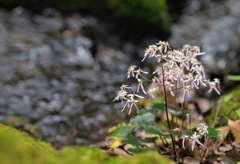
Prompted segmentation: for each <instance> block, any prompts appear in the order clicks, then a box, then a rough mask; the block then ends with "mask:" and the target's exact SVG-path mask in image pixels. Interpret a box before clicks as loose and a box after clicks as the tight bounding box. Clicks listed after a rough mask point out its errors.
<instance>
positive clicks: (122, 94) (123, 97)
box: [113, 90, 127, 102]
mask: <svg viewBox="0 0 240 164" xmlns="http://www.w3.org/2000/svg"><path fill="white" fill-rule="evenodd" d="M126 96H127V91H125V90H120V91H118V94H117V96H116V97H115V98H114V100H113V101H116V100H119V99H120V100H121V101H122V102H123V100H126Z"/></svg>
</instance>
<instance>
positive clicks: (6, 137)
mask: <svg viewBox="0 0 240 164" xmlns="http://www.w3.org/2000/svg"><path fill="white" fill-rule="evenodd" d="M0 154H1V158H0V163H4V164H8V163H17V164H78V163H79V164H88V163H91V164H98V163H99V164H102V163H106V164H116V163H117V164H125V163H132V164H147V163H161V164H173V163H174V162H172V161H170V160H167V159H165V158H163V157H161V156H160V155H159V154H158V153H155V152H148V153H143V154H139V155H136V156H133V157H130V158H124V157H112V156H109V155H107V154H106V153H104V152H102V151H101V150H100V149H98V148H89V147H66V148H63V149H62V150H60V151H57V150H55V149H54V148H53V147H52V146H51V145H50V144H48V143H46V142H43V141H38V140H35V139H33V138H32V137H30V136H29V135H28V134H26V133H24V132H20V131H18V130H16V129H13V128H11V127H7V126H5V125H1V124H0Z"/></svg>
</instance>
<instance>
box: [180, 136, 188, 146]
mask: <svg viewBox="0 0 240 164" xmlns="http://www.w3.org/2000/svg"><path fill="white" fill-rule="evenodd" d="M181 138H182V147H183V149H185V140H186V138H189V136H188V135H185V134H184V135H183V136H182V137H181Z"/></svg>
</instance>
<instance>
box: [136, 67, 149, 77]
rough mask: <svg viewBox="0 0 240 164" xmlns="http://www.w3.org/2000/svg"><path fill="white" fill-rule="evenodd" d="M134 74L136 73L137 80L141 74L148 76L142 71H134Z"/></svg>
mask: <svg viewBox="0 0 240 164" xmlns="http://www.w3.org/2000/svg"><path fill="white" fill-rule="evenodd" d="M135 73H136V76H135V77H136V78H137V79H138V76H141V74H142V73H143V74H148V72H146V71H143V70H142V69H140V68H139V69H138V70H136V71H135Z"/></svg>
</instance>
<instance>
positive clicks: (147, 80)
mask: <svg viewBox="0 0 240 164" xmlns="http://www.w3.org/2000/svg"><path fill="white" fill-rule="evenodd" d="M140 76H141V77H142V78H143V79H144V80H146V81H149V82H152V81H151V80H149V79H148V78H146V77H145V76H143V75H141V74H140Z"/></svg>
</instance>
